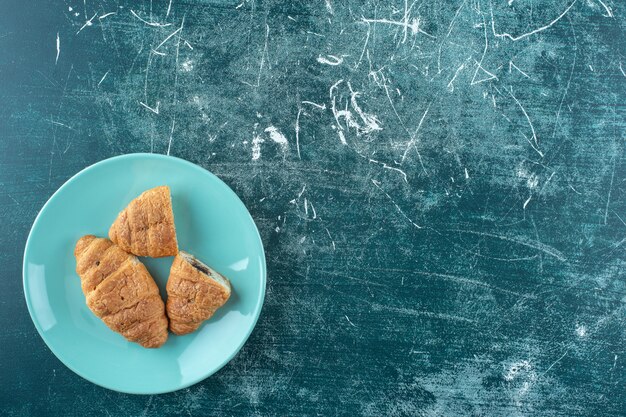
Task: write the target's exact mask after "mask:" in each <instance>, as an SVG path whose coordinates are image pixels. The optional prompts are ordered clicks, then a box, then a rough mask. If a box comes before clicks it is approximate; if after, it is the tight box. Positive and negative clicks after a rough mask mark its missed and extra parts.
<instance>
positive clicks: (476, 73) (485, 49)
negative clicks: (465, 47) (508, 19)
mask: <svg viewBox="0 0 626 417" xmlns="http://www.w3.org/2000/svg"><path fill="white" fill-rule="evenodd" d="M482 26H483V32H484V36H485V46H484V47H483V54H482V55H481V56H480V61H479V62H478V65H477V66H476V71H474V76H473V77H472V81H471V82H470V85H476V84H480V83H482V82H485V81H489V80H493V79H494V78H495V79H496V80H497V79H498V77H496V76H495V74H493V73H491V72H489V71H487V70H486V69H484V68H483V60H484V59H485V55H487V49H488V48H489V41H488V40H487V23H485V17H484V15H483V24H482ZM479 70H483V72H484V73H485V74H487V75H488V77H485V78H481V79H480V80H478V81H477V80H476V76H477V75H478V71H479Z"/></svg>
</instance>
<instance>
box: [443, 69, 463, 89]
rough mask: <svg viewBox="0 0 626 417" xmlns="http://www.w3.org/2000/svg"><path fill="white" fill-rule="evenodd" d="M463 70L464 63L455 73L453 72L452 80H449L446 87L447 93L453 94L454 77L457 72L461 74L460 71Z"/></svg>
mask: <svg viewBox="0 0 626 417" xmlns="http://www.w3.org/2000/svg"><path fill="white" fill-rule="evenodd" d="M463 68H465V63H463V64H461V65H460V66H459V67H458V68H457V69H456V71H455V72H454V76H453V77H452V79H451V80H450V82H449V83H448V85H447V88H448V91H449V92H451V93H452V92H453V91H454V80H456V77H457V76H458V75H459V72H461V70H462V69H463Z"/></svg>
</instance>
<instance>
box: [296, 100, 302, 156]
mask: <svg viewBox="0 0 626 417" xmlns="http://www.w3.org/2000/svg"><path fill="white" fill-rule="evenodd" d="M300 113H302V109H298V115H297V116H296V126H295V131H296V152H297V153H298V159H302V158H301V157H300Z"/></svg>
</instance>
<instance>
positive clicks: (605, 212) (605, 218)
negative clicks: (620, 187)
mask: <svg viewBox="0 0 626 417" xmlns="http://www.w3.org/2000/svg"><path fill="white" fill-rule="evenodd" d="M614 178H615V157H613V171H612V173H611V184H610V185H609V194H608V195H607V197H606V208H605V209H604V224H605V225H606V220H607V218H608V216H609V203H610V202H611V192H612V191H613V179H614Z"/></svg>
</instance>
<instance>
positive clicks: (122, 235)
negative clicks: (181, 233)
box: [109, 186, 178, 258]
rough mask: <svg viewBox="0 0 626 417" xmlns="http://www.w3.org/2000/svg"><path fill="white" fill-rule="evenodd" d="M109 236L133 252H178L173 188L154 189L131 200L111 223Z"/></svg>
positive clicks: (156, 253) (121, 246)
mask: <svg viewBox="0 0 626 417" xmlns="http://www.w3.org/2000/svg"><path fill="white" fill-rule="evenodd" d="M109 238H110V239H111V240H112V241H113V242H114V243H115V244H117V245H118V246H119V247H120V248H122V249H124V250H125V251H126V252H130V253H132V254H133V255H137V256H150V257H152V258H160V257H163V256H174V255H176V254H177V253H178V243H177V241H176V228H175V226H174V213H173V212H172V199H171V197H170V188H169V187H168V186H160V187H156V188H152V189H150V190H148V191H145V192H143V193H142V194H141V195H140V196H139V197H137V198H135V199H134V200H133V201H131V202H130V204H128V206H127V207H126V208H125V209H124V210H122V211H121V212H120V214H119V215H118V216H117V219H115V221H114V222H113V224H112V225H111V228H110V229H109Z"/></svg>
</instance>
